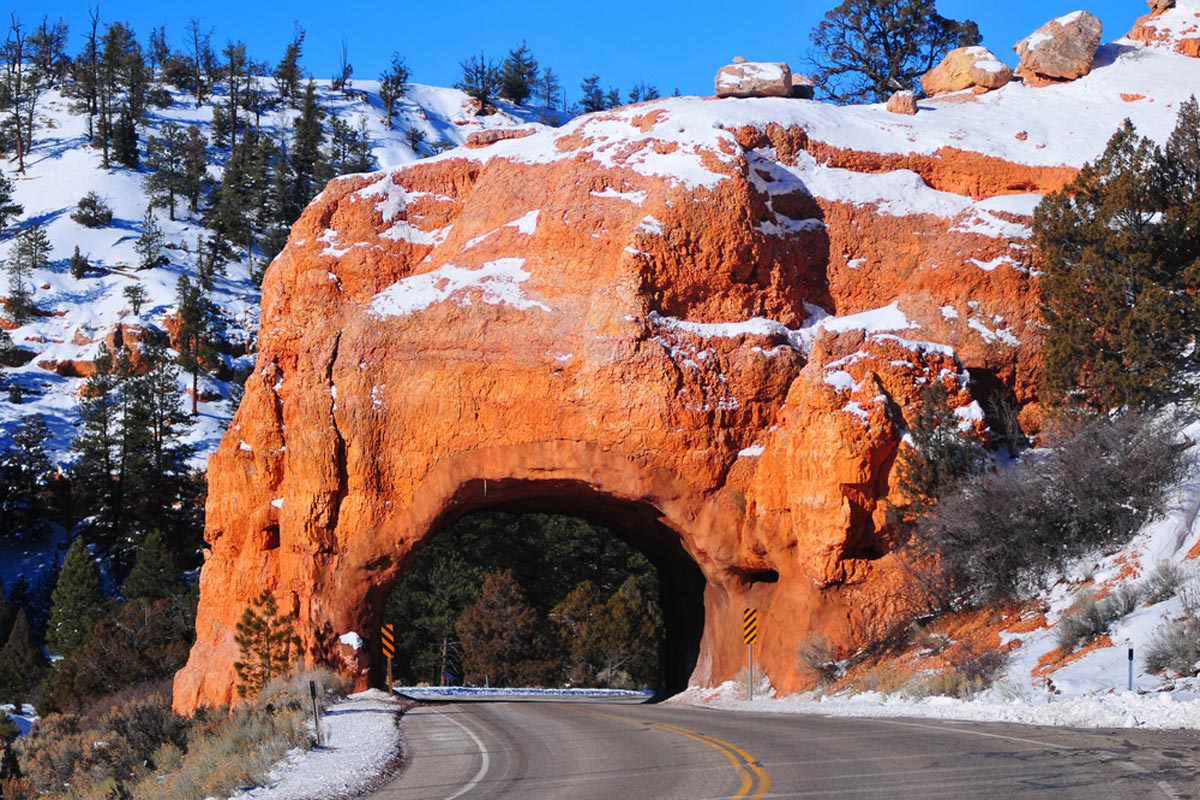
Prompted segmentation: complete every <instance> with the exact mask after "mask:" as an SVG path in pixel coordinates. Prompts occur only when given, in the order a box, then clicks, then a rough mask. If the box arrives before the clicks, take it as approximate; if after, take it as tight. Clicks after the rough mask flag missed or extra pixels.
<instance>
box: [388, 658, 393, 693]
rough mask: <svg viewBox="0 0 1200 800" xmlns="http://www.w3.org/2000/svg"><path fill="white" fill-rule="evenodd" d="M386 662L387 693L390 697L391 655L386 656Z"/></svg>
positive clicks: (391, 682) (391, 683)
mask: <svg viewBox="0 0 1200 800" xmlns="http://www.w3.org/2000/svg"><path fill="white" fill-rule="evenodd" d="M387 662H388V665H387V693H388V697H391V696H392V685H393V681H392V658H391V656H388V660H387Z"/></svg>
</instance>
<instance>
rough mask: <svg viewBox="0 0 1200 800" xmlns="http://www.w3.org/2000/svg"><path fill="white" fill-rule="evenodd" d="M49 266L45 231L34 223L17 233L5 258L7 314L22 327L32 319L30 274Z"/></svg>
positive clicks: (33, 307) (47, 239)
mask: <svg viewBox="0 0 1200 800" xmlns="http://www.w3.org/2000/svg"><path fill="white" fill-rule="evenodd" d="M49 265H50V238H49V237H48V236H47V235H46V229H45V228H43V227H42V226H41V225H40V224H37V223H34V224H33V225H29V226H27V227H25V228H23V229H22V230H21V232H20V233H18V234H17V237H16V241H15V242H14V243H13V246H12V249H11V250H10V251H9V257H8V314H9V316H10V317H12V319H13V322H15V323H17V324H18V325H24V324H25V323H26V322H28V321H29V320H30V319H32V318H33V316H34V314H35V313H36V312H37V307H36V306H35V305H34V303H33V272H34V270H38V269H45V268H46V267H48V266H49Z"/></svg>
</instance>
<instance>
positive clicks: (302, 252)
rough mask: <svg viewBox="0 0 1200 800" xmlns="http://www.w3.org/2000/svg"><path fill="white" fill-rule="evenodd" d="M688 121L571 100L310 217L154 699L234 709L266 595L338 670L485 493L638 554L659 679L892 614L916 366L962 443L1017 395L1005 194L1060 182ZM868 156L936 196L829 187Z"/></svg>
mask: <svg viewBox="0 0 1200 800" xmlns="http://www.w3.org/2000/svg"><path fill="white" fill-rule="evenodd" d="M714 102H717V101H714ZM720 102H728V103H742V102H755V101H720ZM764 102H775V101H764ZM778 102H788V101H778ZM813 105H814V104H804V106H805V107H806V108H807V107H812V106H813ZM697 108H699V109H700V111H697V110H696V109H697ZM708 108H709V107H708V106H707V105H705V104H703V103H700V101H689V102H682V101H680V102H672V101H659V102H656V103H653V104H645V105H641V106H634V107H630V108H626V109H621V110H619V111H615V112H611V113H607V114H602V115H593V116H590V117H587V118H584V119H583V120H581V121H578V122H577V123H575V124H572V125H570V126H568V127H566V128H564V129H561V130H558V131H546V132H542V133H539V134H536V135H534V136H530V137H528V138H523V139H517V140H508V141H500V142H497V143H494V144H491V145H490V146H481V147H478V148H477V149H474V150H462V151H457V152H455V153H450V154H446V155H445V156H442V157H440V158H438V159H434V160H431V161H427V162H423V163H420V164H417V165H414V166H412V167H409V168H407V169H404V170H401V171H399V172H396V173H394V174H379V175H373V176H358V177H353V178H348V179H344V180H340V181H336V182H334V183H332V184H331V185H330V186H329V187H328V188H327V189H326V191H325V192H324V193H323V194H322V195H321V196H320V197H319V198H317V199H316V200H315V201H314V202H313V204H312V205H311V206H310V207H309V208H308V210H307V211H306V212H305V214H304V216H303V217H302V218H301V219H300V221H299V222H298V223H297V224H296V225H295V227H294V229H293V231H292V235H291V239H290V242H289V244H288V246H287V247H286V248H285V249H284V251H283V253H282V254H281V255H280V257H279V258H278V259H277V260H276V261H275V263H274V264H273V265H272V266H271V267H270V269H269V271H268V273H267V276H266V281H265V285H264V296H263V308H262V329H261V334H260V351H259V357H258V363H257V368H256V370H255V372H254V374H253V375H252V376H251V377H250V379H249V381H248V382H247V385H246V392H245V398H244V400H243V402H242V405H241V408H240V409H239V411H238V413H237V416H236V417H235V419H234V421H233V423H232V425H231V427H230V429H229V432H228V433H227V435H226V437H225V439H224V441H223V443H222V445H221V448H220V450H219V452H218V453H217V454H216V455H215V456H214V457H213V459H212V461H211V463H210V469H209V506H208V518H207V526H206V538H207V541H208V543H209V546H210V550H209V552H208V557H207V560H206V562H205V565H204V568H203V570H202V572H201V579H200V585H201V595H200V607H199V613H198V619H197V641H196V644H195V647H194V649H193V651H192V654H191V658H190V660H189V662H188V664H187V666H186V667H185V669H184V670H183V671H181V672H180V674H179V675H178V677H177V678H176V683H175V705H176V708H178V709H180V710H183V711H188V710H191V709H194V708H196V707H197V706H199V705H201V704H223V703H228V702H230V701H232V699H233V698H234V696H235V695H234V692H233V686H234V672H233V662H234V661H235V660H237V658H238V653H237V647H236V645H235V643H234V638H233V637H234V629H235V625H236V622H237V620H238V618H239V617H240V615H241V613H242V611H243V609H244V608H245V607H246V605H247V604H248V603H249V601H250V599H251V598H253V597H254V596H256V595H257V594H258V593H259V592H261V591H262V589H263V588H264V587H266V588H270V589H271V590H272V591H273V592H274V593H275V594H276V597H277V598H278V600H279V601H280V607H281V608H282V609H284V610H285V611H287V612H289V613H291V614H292V615H293V616H294V617H295V620H296V628H297V630H298V631H299V632H300V635H301V638H302V640H303V645H304V650H305V653H306V659H307V660H308V661H309V662H321V663H327V664H333V665H335V666H337V667H338V668H340V669H342V670H343V671H345V672H347V673H348V674H351V675H353V676H354V677H355V678H356V680H357V681H358V682H359V684H360V686H361V685H363V684H364V683H365V681H366V679H367V675H368V674H369V672H370V671H371V670H375V672H376V674H378V668H379V663H380V659H379V650H378V647H379V644H378V636H377V632H378V630H379V625H380V623H381V622H382V621H383V620H382V618H381V615H382V611H383V607H384V603H385V601H386V598H387V594H388V592H389V591H390V589H391V587H392V585H393V584H394V582H395V581H396V579H397V577H398V576H399V575H400V574H401V573H402V572H403V571H404V569H405V568H406V567H407V566H408V565H409V564H410V563H411V562H412V560H413V558H414V553H415V550H416V549H417V548H418V547H420V545H421V544H423V543H424V542H426V541H428V540H429V539H430V538H432V537H433V536H436V535H437V533H438V531H439V530H440V529H441V528H443V527H444V526H445V525H446V524H447V523H448V522H450V521H453V520H454V519H456V518H457V517H459V516H461V515H463V514H466V513H469V512H472V511H475V510H479V509H486V508H507V509H514V510H522V509H530V510H542V511H550V512H566V513H574V514H580V515H584V516H588V517H591V518H593V519H596V520H599V521H601V522H604V523H607V524H609V525H610V526H611V527H612V528H613V529H614V530H615V531H617V532H618V535H620V536H622V537H624V538H625V539H627V540H628V541H629V542H631V543H633V544H634V545H636V546H638V547H640V548H642V549H643V550H644V551H645V552H646V553H647V555H648V556H649V557H650V558H651V560H652V561H654V562H655V563H656V564H658V565H659V567H660V573H661V575H662V583H663V587H664V610H665V614H666V617H667V623H668V643H667V649H668V663H667V671H668V675H669V678H670V680H671V682H672V684H673V685H674V686H676V687H679V686H681V685H682V684H684V683H686V682H688V681H690V682H693V683H696V684H708V685H711V684H715V683H718V682H720V681H724V680H727V679H730V678H732V677H734V676H735V675H736V674H737V673H738V671H739V670H740V669H742V668H743V665H744V658H745V649H744V647H743V645H742V641H741V621H742V610H743V608H744V607H745V606H750V605H753V606H756V607H758V609H759V613H760V615H759V623H760V624H759V630H760V640H759V644H758V645H756V653H755V656H756V660H757V661H758V663H760V664H761V665H762V666H763V667H764V668H765V669H766V670H767V672H768V674H769V675H770V677H771V680H772V681H773V683H774V685H775V686H776V687H777V688H779V689H781V690H782V691H792V690H795V689H797V688H800V687H801V685H802V684H803V681H804V677H803V675H802V674H801V673H800V671H799V668H798V665H797V654H796V648H797V645H798V643H799V642H800V641H802V640H803V638H804V636H805V634H806V632H808V631H813V630H820V631H821V632H823V633H824V634H825V635H826V636H827V637H829V638H830V639H831V640H832V641H833V642H834V643H835V644H836V645H837V646H838V647H839V648H841V649H842V651H844V652H849V651H850V650H851V649H852V648H855V647H857V646H858V645H859V644H861V643H862V642H864V641H867V640H869V639H870V638H871V636H872V635H873V634H874V633H876V632H878V630H879V625H880V624H881V623H883V622H885V621H886V620H887V619H889V618H892V617H894V616H895V615H897V614H902V613H904V612H905V611H906V608H907V606H906V603H907V602H908V601H907V600H906V598H907V597H908V596H909V594H908V593H906V592H905V591H903V588H904V586H905V581H906V580H907V578H906V574H907V573H906V572H905V571H904V570H903V569H902V568H901V567H900V565H899V563H898V557H897V555H896V554H895V552H894V540H893V533H892V531H891V530H890V529H889V527H888V523H887V509H888V507H889V498H892V497H894V491H895V475H894V470H893V467H894V463H895V459H896V455H897V452H898V448H899V447H900V442H901V438H902V434H903V431H904V430H905V429H906V427H907V423H906V420H907V419H911V415H912V413H913V411H914V409H915V407H916V405H917V404H918V403H919V402H920V399H919V398H920V394H921V390H922V387H923V386H924V385H927V384H928V383H930V382H934V381H937V382H940V383H943V384H944V385H946V386H947V387H948V388H949V389H950V396H951V401H952V403H953V405H954V406H955V407H956V408H958V409H960V413H961V415H962V417H963V421H964V425H982V414H981V412H980V409H979V405H978V404H977V402H976V401H977V399H979V398H982V397H984V396H995V397H999V396H1005V397H1008V398H1010V399H1015V400H1016V401H1018V402H1022V403H1024V402H1028V401H1031V400H1034V399H1036V394H1035V387H1036V382H1037V372H1038V364H1039V357H1038V322H1037V315H1036V306H1037V287H1036V282H1035V280H1034V279H1033V278H1032V277H1031V270H1032V269H1033V268H1035V267H1036V265H1035V264H1033V263H1032V258H1033V255H1032V252H1031V251H1030V249H1029V245H1028V241H1027V239H1028V229H1027V223H1028V209H1026V210H1025V211H1021V208H1022V207H1021V206H1020V205H1019V204H1018V205H1017V206H1013V205H1012V204H1011V203H1009V202H1008V201H1007V200H1005V198H1004V197H1003V195H1004V194H1007V193H1018V192H1030V191H1034V190H1035V189H1041V188H1044V187H1047V186H1053V187H1057V186H1058V185H1061V183H1062V181H1063V180H1065V179H1066V178H1067V177H1069V175H1068V173H1069V172H1070V171H1069V170H1064V169H1052V168H1035V167H1025V166H1016V165H1012V164H1006V163H1005V162H1002V161H1000V160H999V159H995V158H991V159H989V158H988V157H986V156H980V155H977V154H967V153H957V154H956V153H955V152H953V151H951V150H949V149H947V150H945V151H943V152H941V153H940V154H939V155H937V156H897V155H888V154H874V153H857V152H851V151H848V150H846V149H844V148H839V147H838V146H837V145H836V144H835V143H827V142H818V141H814V140H813V139H812V137H811V136H809V135H808V134H807V132H806V131H805V130H804V129H803V127H802V126H796V125H792V126H784V125H779V124H768V123H765V122H763V123H756V122H753V121H750V122H747V121H746V120H745V119H743V120H741V121H740V122H738V121H734V122H729V123H728V124H725V125H715V124H713V122H712V120H711V119H709V120H708V121H707V122H704V118H700V121H697V119H698V117H697V114H703V113H709V112H708V111H707V109H708ZM712 108H713V109H714V110H715V109H717V108H736V109H740V108H743V106H722V107H717V106H713V107H712ZM746 108H751V109H754V108H759V106H746ZM772 108H773V107H772ZM480 144H483V143H480ZM899 162H903V163H904V164H905V165H906V166H903V167H898V166H896V164H897V163H899ZM887 170H892V171H894V172H892V173H889V175H892V177H889V178H888V179H889V180H894V179H896V178H895V176H897V175H898V176H899V178H898V179H899V180H903V181H911V182H912V186H911V187H910V188H905V186H906V185H900V187H899V189H898V190H897V191H899V192H900V193H902V194H919V193H920V192H930V191H932V189H931V188H930V187H931V185H932V184H934V183H937V184H938V185H939V187H940V188H939V192H938V193H937V195H936V199H937V202H938V203H940V205H937V206H936V207H931V210H928V211H921V210H919V209H920V206H919V205H914V206H912V207H911V209H910V211H909V212H908V213H897V212H896V211H895V209H892V208H891V207H889V206H888V205H887V203H886V202H885V200H883V199H878V200H869V201H866V202H864V201H862V200H860V199H854V198H853V197H850V196H849V194H850V189H848V188H845V187H853V186H855V185H858V184H857V183H856V182H863V183H864V184H869V185H871V186H874V185H875V184H874V181H876V180H878V179H879V176H880V174H881V173H883V172H885V171H887ZM926 175H929V177H928V178H926V179H925V180H922V178H924V177H925V176H926ZM820 186H831V187H834V188H831V189H828V190H823V191H818V189H814V188H812V187H820ZM838 187H841V188H838ZM834 189H836V191H835V190H834ZM839 192H841V193H842V194H841V195H839ZM995 195H1001V197H999V198H996V197H994V196H995ZM873 196H874V197H879V198H881V195H879V194H875V195H873ZM1014 208H1016V209H1017V210H1013V209H1014ZM1030 208H1031V207H1030ZM913 209H916V210H913ZM947 209H948V210H947ZM827 314H828V315H834V316H832V317H830V318H827V319H823V318H824V317H825V316H826V315H827ZM968 370H969V371H970V376H971V377H972V378H974V381H972V380H970V379H969V377H968ZM395 622H396V623H397V624H403V621H398V620H397V621H395ZM351 631H353V632H357V633H359V634H360V635H361V636H362V637H363V638H364V639H366V640H367V646H366V648H365V649H364V650H362V651H357V652H355V653H348V652H347V648H346V646H345V645H344V644H342V643H341V642H340V641H339V637H341V636H342V635H343V634H346V633H348V632H351Z"/></svg>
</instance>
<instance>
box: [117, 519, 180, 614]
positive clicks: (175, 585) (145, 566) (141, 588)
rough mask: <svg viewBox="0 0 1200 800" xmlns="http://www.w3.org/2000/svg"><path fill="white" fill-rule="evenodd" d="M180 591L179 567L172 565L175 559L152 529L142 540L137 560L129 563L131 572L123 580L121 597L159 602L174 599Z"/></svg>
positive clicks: (157, 531) (160, 536)
mask: <svg viewBox="0 0 1200 800" xmlns="http://www.w3.org/2000/svg"><path fill="white" fill-rule="evenodd" d="M182 590H183V581H181V580H180V578H179V568H178V567H176V566H175V559H174V557H173V556H172V555H171V550H170V548H168V547H167V545H166V542H165V541H163V535H162V533H161V532H160V531H159V530H158V529H157V528H155V529H154V530H152V531H150V533H148V534H146V538H145V539H144V540H143V541H142V546H141V548H140V549H139V550H138V555H137V560H136V561H134V562H133V569H131V570H130V571H129V577H127V578H126V579H125V583H124V585H123V586H122V588H121V594H122V595H124V597H125V598H126V599H127V600H135V599H148V600H161V599H164V598H168V597H175V596H176V595H178V594H179V593H180V592H181V591H182Z"/></svg>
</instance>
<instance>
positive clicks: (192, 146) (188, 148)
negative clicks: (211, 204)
mask: <svg viewBox="0 0 1200 800" xmlns="http://www.w3.org/2000/svg"><path fill="white" fill-rule="evenodd" d="M207 181H208V144H207V142H205V140H204V134H202V133H201V132H200V129H199V128H197V127H196V126H195V125H189V126H188V127H187V131H186V132H185V135H184V142H183V181H182V183H181V184H180V186H181V189H182V191H183V195H184V196H185V197H187V201H188V210H189V211H191V212H192V213H193V214H194V213H196V211H197V210H199V207H200V194H201V192H203V191H204V186H205V183H206V182H207Z"/></svg>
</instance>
